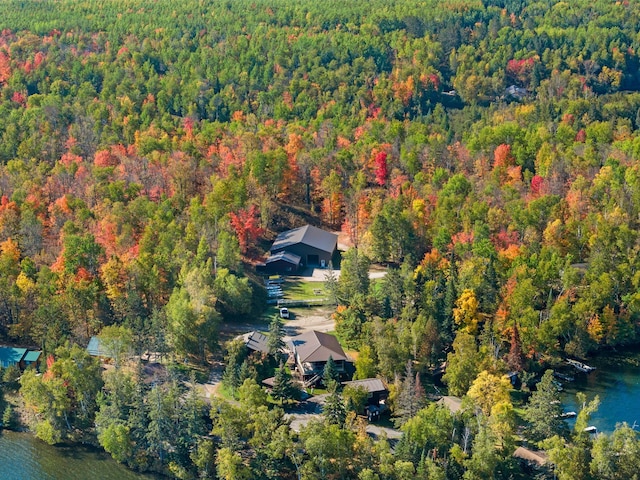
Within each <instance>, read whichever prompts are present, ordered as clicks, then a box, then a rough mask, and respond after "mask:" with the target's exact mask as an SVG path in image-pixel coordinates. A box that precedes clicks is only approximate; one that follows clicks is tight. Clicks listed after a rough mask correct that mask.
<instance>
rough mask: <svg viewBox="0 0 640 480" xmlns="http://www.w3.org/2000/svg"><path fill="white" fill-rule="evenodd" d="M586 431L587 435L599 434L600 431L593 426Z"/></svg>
mask: <svg viewBox="0 0 640 480" xmlns="http://www.w3.org/2000/svg"><path fill="white" fill-rule="evenodd" d="M584 431H585V432H587V433H591V434H592V435H594V434H596V433H598V429H597V428H596V427H594V426H593V425H590V426H588V427H587V428H585V429H584Z"/></svg>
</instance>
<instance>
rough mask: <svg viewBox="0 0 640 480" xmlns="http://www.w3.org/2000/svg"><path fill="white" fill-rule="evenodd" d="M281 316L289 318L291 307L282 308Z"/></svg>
mask: <svg viewBox="0 0 640 480" xmlns="http://www.w3.org/2000/svg"><path fill="white" fill-rule="evenodd" d="M280 318H289V309H288V308H287V307H282V308H281V309H280Z"/></svg>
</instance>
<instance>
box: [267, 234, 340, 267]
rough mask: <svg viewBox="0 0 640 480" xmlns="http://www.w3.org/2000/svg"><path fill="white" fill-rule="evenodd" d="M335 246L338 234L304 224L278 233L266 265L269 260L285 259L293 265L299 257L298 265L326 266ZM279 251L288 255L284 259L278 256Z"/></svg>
mask: <svg viewBox="0 0 640 480" xmlns="http://www.w3.org/2000/svg"><path fill="white" fill-rule="evenodd" d="M337 246H338V236H337V235H336V234H335V233H331V232H327V231H326V230H322V229H320V228H317V227H314V226H313V225H305V226H304V227H299V228H294V229H293V230H287V231H286V232H282V233H281V234H280V235H278V236H277V237H276V239H275V241H274V242H273V245H272V246H271V249H270V253H271V256H270V257H269V259H267V262H266V264H267V265H268V264H269V263H270V261H271V262H272V263H273V262H276V261H286V262H287V263H289V264H292V265H293V262H295V261H296V260H297V258H299V259H300V260H299V263H298V266H305V267H321V268H324V267H328V266H329V263H330V262H331V260H332V258H333V254H334V253H335V251H336V247H337ZM281 253H286V254H288V255H289V256H290V257H288V258H286V259H285V258H284V257H279V256H278V255H279V254H281ZM291 255H293V256H291ZM272 259H273V260H272Z"/></svg>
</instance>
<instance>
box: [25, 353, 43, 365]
mask: <svg viewBox="0 0 640 480" xmlns="http://www.w3.org/2000/svg"><path fill="white" fill-rule="evenodd" d="M40 355H42V352H40V351H38V350H29V351H28V352H27V354H26V355H25V356H24V361H25V362H29V363H33V362H37V361H38V359H39V358H40Z"/></svg>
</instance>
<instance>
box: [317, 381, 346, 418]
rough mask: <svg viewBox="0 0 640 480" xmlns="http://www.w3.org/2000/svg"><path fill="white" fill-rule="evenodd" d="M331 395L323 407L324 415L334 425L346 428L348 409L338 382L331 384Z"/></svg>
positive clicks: (329, 386)
mask: <svg viewBox="0 0 640 480" xmlns="http://www.w3.org/2000/svg"><path fill="white" fill-rule="evenodd" d="M328 388H329V391H330V392H331V394H330V395H329V396H328V397H327V400H326V402H325V404H324V406H323V407H322V414H323V415H324V417H325V418H326V419H327V422H329V423H330V424H332V425H339V426H341V427H342V426H344V422H345V419H346V418H347V409H346V407H345V404H344V401H343V400H342V395H340V392H339V389H338V383H337V382H333V381H332V382H330V383H329V385H328Z"/></svg>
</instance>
